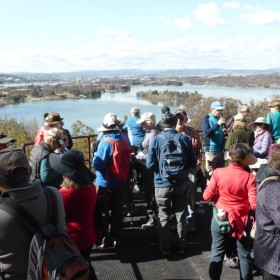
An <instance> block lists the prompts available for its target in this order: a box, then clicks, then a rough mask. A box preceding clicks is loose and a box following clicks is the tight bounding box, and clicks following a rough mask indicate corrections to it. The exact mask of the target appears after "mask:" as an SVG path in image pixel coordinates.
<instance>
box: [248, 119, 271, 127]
mask: <svg viewBox="0 0 280 280" xmlns="http://www.w3.org/2000/svg"><path fill="white" fill-rule="evenodd" d="M258 123H260V124H265V125H266V127H267V128H269V127H270V124H268V123H267V122H266V119H265V118H264V117H259V118H257V119H256V120H255V121H254V122H252V123H251V126H252V127H253V128H255V127H256V124H258Z"/></svg>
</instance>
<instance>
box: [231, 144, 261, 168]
mask: <svg viewBox="0 0 280 280" xmlns="http://www.w3.org/2000/svg"><path fill="white" fill-rule="evenodd" d="M230 154H231V156H230ZM227 158H228V159H230V160H232V161H234V162H240V163H242V164H243V165H252V164H255V163H256V162H257V161H258V159H257V158H256V157H255V156H254V155H253V154H252V153H251V148H249V146H248V145H247V144H243V143H237V144H233V145H232V146H231V147H230V148H229V152H228V154H227Z"/></svg>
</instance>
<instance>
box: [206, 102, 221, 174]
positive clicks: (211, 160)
mask: <svg viewBox="0 0 280 280" xmlns="http://www.w3.org/2000/svg"><path fill="white" fill-rule="evenodd" d="M223 110H224V106H223V104H222V103H221V102H220V101H214V102H213V103H212V104H211V112H210V113H209V114H208V115H206V116H205V117H204V118H203V119H202V124H201V126H202V131H203V135H204V152H205V161H206V163H205V173H206V174H205V175H206V178H207V179H208V180H209V179H210V178H211V175H212V172H213V171H214V169H216V168H217V167H224V164H225V161H224V143H225V136H224V125H225V123H226V120H225V119H224V118H223V117H222V112H223Z"/></svg>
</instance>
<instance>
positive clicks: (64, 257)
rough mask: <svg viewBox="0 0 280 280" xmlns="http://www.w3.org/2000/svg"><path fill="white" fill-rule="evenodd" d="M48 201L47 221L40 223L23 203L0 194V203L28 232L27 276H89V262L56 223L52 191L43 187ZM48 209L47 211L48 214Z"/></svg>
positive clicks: (44, 278)
mask: <svg viewBox="0 0 280 280" xmlns="http://www.w3.org/2000/svg"><path fill="white" fill-rule="evenodd" d="M44 192H45V195H46V198H47V202H48V218H50V219H49V220H48V221H50V222H49V223H48V224H46V225H43V226H41V225H40V224H39V223H38V222H37V220H36V219H35V218H34V217H33V215H32V214H31V213H29V212H28V211H27V210H26V209H25V208H24V207H23V206H21V205H20V204H18V203H17V202H15V201H14V200H11V199H9V198H4V199H3V200H2V201H1V203H0V207H1V208H2V209H3V210H5V211H6V212H8V213H10V214H11V215H13V216H14V217H15V219H16V220H17V222H19V223H20V224H21V225H22V226H23V227H24V228H25V229H26V230H27V231H28V232H30V235H31V236H32V240H31V243H30V250H29V261H28V272H27V279H28V280H39V279H40V280H47V279H49V280H59V279H69V280H70V279H72V280H74V279H79V280H88V279H89V265H88V263H87V261H86V260H85V259H84V258H83V257H82V256H81V254H80V252H79V249H78V248H77V245H76V243H75V242H74V240H73V239H72V238H71V237H70V236H69V235H68V234H67V232H66V231H65V230H64V229H62V228H60V227H58V207H57V203H55V201H56V199H57V198H56V196H55V193H54V192H53V191H52V190H51V189H50V188H48V187H45V188H44ZM50 213H51V215H50Z"/></svg>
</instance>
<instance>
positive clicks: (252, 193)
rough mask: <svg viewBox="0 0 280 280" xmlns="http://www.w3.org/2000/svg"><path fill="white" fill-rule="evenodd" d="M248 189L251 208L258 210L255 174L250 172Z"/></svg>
mask: <svg viewBox="0 0 280 280" xmlns="http://www.w3.org/2000/svg"><path fill="white" fill-rule="evenodd" d="M247 190H248V200H249V203H250V208H251V209H252V210H253V211H256V205H257V188H256V182H255V176H253V175H251V174H250V178H249V180H248V182H247Z"/></svg>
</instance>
